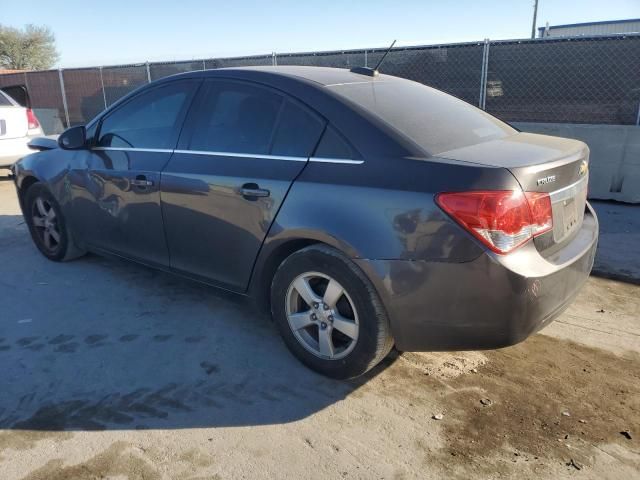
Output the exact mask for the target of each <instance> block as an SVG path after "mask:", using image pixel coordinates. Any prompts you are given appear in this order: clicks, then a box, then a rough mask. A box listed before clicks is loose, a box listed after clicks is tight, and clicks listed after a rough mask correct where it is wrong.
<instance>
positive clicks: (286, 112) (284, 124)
mask: <svg viewBox="0 0 640 480" xmlns="http://www.w3.org/2000/svg"><path fill="white" fill-rule="evenodd" d="M323 128H324V121H322V120H321V119H320V118H319V117H317V116H316V115H314V114H312V113H311V112H309V111H308V110H307V109H305V108H304V107H302V106H299V105H297V104H295V103H293V102H291V101H286V102H285V103H284V105H283V106H282V110H281V112H280V119H279V122H278V128H277V129H276V133H275V135H274V138H273V144H272V147H271V154H272V155H283V156H291V157H308V156H309V155H311V152H313V149H314V148H315V146H316V144H317V143H318V139H319V138H320V134H321V133H322V129H323Z"/></svg>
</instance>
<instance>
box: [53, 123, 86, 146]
mask: <svg viewBox="0 0 640 480" xmlns="http://www.w3.org/2000/svg"><path fill="white" fill-rule="evenodd" d="M58 145H59V146H60V148H62V149H64V150H79V149H81V148H84V147H85V146H86V145H87V132H86V130H85V128H84V125H79V126H77V127H71V128H67V129H66V130H65V131H64V132H62V134H61V135H60V136H59V137H58Z"/></svg>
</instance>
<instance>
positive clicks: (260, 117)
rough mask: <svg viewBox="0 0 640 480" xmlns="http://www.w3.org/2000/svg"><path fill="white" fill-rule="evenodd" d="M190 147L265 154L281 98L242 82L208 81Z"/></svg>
mask: <svg viewBox="0 0 640 480" xmlns="http://www.w3.org/2000/svg"><path fill="white" fill-rule="evenodd" d="M207 87H208V88H207V90H206V91H205V94H204V99H203V102H202V104H201V106H200V111H199V114H198V116H197V121H196V122H195V125H194V130H193V135H192V137H191V142H190V144H189V150H201V151H208V152H229V153H243V154H251V153H253V154H263V155H265V154H268V153H269V148H270V144H271V139H272V136H273V130H274V127H275V125H276V122H277V120H278V114H279V112H280V108H281V106H282V102H283V98H282V97H281V96H280V95H278V94H276V93H274V92H271V91H269V90H266V89H263V88H260V87H255V86H252V85H249V84H247V83H242V82H232V81H231V82H230V81H215V82H210V83H209V84H208V86H207Z"/></svg>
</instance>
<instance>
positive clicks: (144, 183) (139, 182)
mask: <svg viewBox="0 0 640 480" xmlns="http://www.w3.org/2000/svg"><path fill="white" fill-rule="evenodd" d="M130 183H131V185H135V186H136V187H151V186H152V185H153V182H152V181H151V180H147V177H145V176H144V175H138V176H137V177H136V178H134V179H132V180H131V182H130Z"/></svg>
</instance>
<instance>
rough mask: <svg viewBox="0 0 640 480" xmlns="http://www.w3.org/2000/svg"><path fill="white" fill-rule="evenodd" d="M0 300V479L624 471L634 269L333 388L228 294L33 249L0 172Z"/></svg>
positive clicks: (639, 291) (639, 350)
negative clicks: (535, 327)
mask: <svg viewBox="0 0 640 480" xmlns="http://www.w3.org/2000/svg"><path fill="white" fill-rule="evenodd" d="M607 208H609V207H607ZM611 208H613V207H611ZM636 248H640V247H638V246H637V245H636ZM631 253H633V252H629V254H631ZM635 254H636V255H640V251H638V252H635ZM0 302H1V303H2V305H1V306H0V366H1V369H0V472H1V473H0V478H1V479H3V480H14V479H30V480H63V479H64V480H67V479H87V480H88V479H98V478H100V479H125V478H127V479H149V480H156V479H173V478H176V479H189V480H196V479H199V480H200V479H227V478H234V479H235V478H248V479H254V478H296V479H297V478H323V479H324V478H363V479H365V478H366V479H373V478H384V479H386V478H393V479H404V478H406V479H409V478H425V479H429V478H434V479H435V478H459V479H467V478H482V479H497V478H518V479H528V478H532V479H533V478H536V479H540V478H549V479H552V478H553V479H556V478H572V479H573V478H583V479H605V478H611V479H631V478H640V286H637V285H634V284H632V283H628V282H617V281H613V280H607V279H602V278H595V277H592V278H591V279H590V280H589V282H588V284H587V285H586V286H585V288H584V290H583V291H582V293H581V294H580V296H579V297H578V299H577V300H576V302H575V304H574V305H573V306H572V307H570V309H569V310H568V311H567V312H566V313H564V314H563V315H562V316H561V317H560V318H559V319H558V320H556V321H555V322H554V323H553V324H552V325H551V326H549V327H548V328H546V329H545V330H543V332H542V333H540V334H537V335H535V336H533V337H531V338H530V339H528V340H527V341H525V342H524V343H522V344H520V345H517V346H515V347H511V348H506V349H502V350H496V351H485V352H454V353H405V354H402V355H398V354H395V355H391V356H390V357H389V358H388V359H387V360H386V361H385V362H384V363H383V364H382V365H380V366H379V367H377V368H376V369H374V371H372V372H370V374H368V375H367V376H365V377H364V378H361V379H358V380H354V381H350V382H337V381H333V380H329V379H326V378H323V377H321V376H318V375H316V374H314V373H312V372H310V371H309V370H307V369H306V368H304V367H303V366H301V365H300V364H299V363H298V362H297V361H296V360H295V359H294V358H293V357H292V356H291V355H290V354H289V353H288V351H287V350H286V348H285V346H284V344H283V343H282V342H281V341H280V339H279V337H278V335H277V333H276V331H275V329H274V328H272V326H271V324H270V323H269V320H268V318H267V317H265V316H264V315H263V314H260V313H258V312H256V311H255V310H254V309H253V308H252V307H251V306H250V305H247V304H246V303H244V302H241V301H238V300H237V299H235V298H233V297H229V296H226V295H221V294H219V293H216V292H215V291H213V290H211V289H209V288H206V287H203V286H200V285H196V284H193V283H190V282H187V281H184V280H181V279H179V278H175V277H172V276H169V275H165V274H162V273H158V272H155V271H152V270H149V269H147V268H144V267H141V266H137V265H132V264H127V263H124V262H120V261H115V260H108V259H105V258H100V257H97V256H88V257H86V258H83V259H80V260H78V261H75V262H71V263H67V264H55V263H52V262H48V261H47V260H45V259H44V258H43V257H42V256H41V255H39V254H38V253H37V251H36V250H35V248H34V247H33V246H32V244H31V241H30V239H29V238H28V234H27V230H26V228H25V226H24V223H23V221H22V217H21V216H20V215H19V209H18V206H17V202H16V200H15V194H14V191H13V185H12V184H11V183H10V182H8V181H2V180H0ZM440 415H441V416H442V417H440ZM434 417H437V418H439V419H436V418H434Z"/></svg>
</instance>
